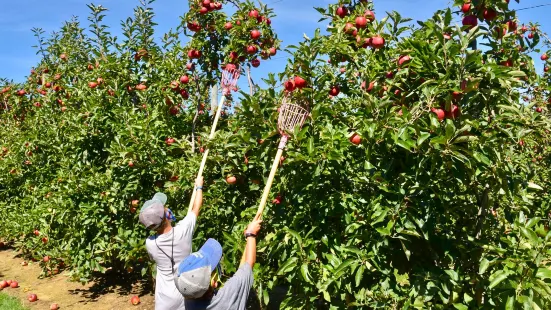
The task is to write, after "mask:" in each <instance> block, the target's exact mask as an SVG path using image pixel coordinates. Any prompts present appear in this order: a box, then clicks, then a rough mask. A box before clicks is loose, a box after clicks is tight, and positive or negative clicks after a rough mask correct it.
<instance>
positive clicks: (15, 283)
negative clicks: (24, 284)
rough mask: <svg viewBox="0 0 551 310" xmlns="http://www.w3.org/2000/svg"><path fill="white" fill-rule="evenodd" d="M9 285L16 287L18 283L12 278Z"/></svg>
mask: <svg viewBox="0 0 551 310" xmlns="http://www.w3.org/2000/svg"><path fill="white" fill-rule="evenodd" d="M8 282H9V281H8ZM10 287H11V288H18V287H19V283H17V281H14V280H12V281H11V283H10Z"/></svg>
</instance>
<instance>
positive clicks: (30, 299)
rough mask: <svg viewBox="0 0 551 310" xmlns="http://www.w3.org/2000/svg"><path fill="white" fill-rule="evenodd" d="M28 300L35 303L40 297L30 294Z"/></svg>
mask: <svg viewBox="0 0 551 310" xmlns="http://www.w3.org/2000/svg"><path fill="white" fill-rule="evenodd" d="M27 300H28V301H30V302H35V301H37V300H38V296H36V294H29V296H27Z"/></svg>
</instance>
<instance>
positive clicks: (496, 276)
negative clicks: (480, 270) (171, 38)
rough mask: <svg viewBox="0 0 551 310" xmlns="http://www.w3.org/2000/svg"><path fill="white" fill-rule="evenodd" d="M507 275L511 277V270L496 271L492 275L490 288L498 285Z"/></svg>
mask: <svg viewBox="0 0 551 310" xmlns="http://www.w3.org/2000/svg"><path fill="white" fill-rule="evenodd" d="M507 277H509V271H505V270H498V271H496V272H495V273H493V274H492V276H491V277H490V279H493V280H491V282H490V286H489V288H490V289H492V288H494V287H496V286H497V285H499V283H501V282H502V281H503V280H505V279H507Z"/></svg>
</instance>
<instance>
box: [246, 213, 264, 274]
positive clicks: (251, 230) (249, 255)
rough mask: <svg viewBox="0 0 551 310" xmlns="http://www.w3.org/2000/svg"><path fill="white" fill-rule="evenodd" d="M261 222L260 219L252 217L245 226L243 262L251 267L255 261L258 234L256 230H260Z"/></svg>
mask: <svg viewBox="0 0 551 310" xmlns="http://www.w3.org/2000/svg"><path fill="white" fill-rule="evenodd" d="M261 223H262V220H259V219H256V218H255V219H254V220H253V221H252V222H251V223H250V224H249V226H248V227H247V230H245V238H247V245H246V246H245V255H244V257H245V262H246V263H247V264H249V266H251V268H253V267H254V264H255V263H256V236H257V235H258V232H259V231H260V224H261Z"/></svg>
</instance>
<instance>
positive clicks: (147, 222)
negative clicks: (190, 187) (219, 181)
mask: <svg viewBox="0 0 551 310" xmlns="http://www.w3.org/2000/svg"><path fill="white" fill-rule="evenodd" d="M195 190H196V191H197V195H196V197H195V202H194V205H193V209H192V211H191V212H189V213H188V214H187V216H186V217H185V218H184V219H183V220H181V221H179V222H178V223H177V224H176V226H175V227H172V222H173V221H175V220H176V217H175V216H174V214H173V213H172V211H171V210H170V209H168V208H167V207H166V201H167V196H166V195H165V194H163V193H156V194H155V196H153V198H152V199H151V200H148V201H146V202H145V203H144V205H143V207H142V209H141V210H140V222H141V223H142V224H143V225H144V226H145V227H146V228H147V229H149V230H153V231H155V232H156V234H155V235H154V236H151V237H149V238H147V240H146V241H145V247H146V248H147V252H148V253H149V257H151V259H152V260H153V261H155V263H156V264H157V277H156V279H155V281H156V285H155V309H156V310H168V309H170V310H183V309H185V305H184V298H183V296H182V294H180V292H178V290H177V289H176V286H175V284H174V278H173V268H175V262H179V261H181V260H183V259H184V258H186V257H187V256H189V255H190V254H191V242H192V239H193V232H194V230H195V223H196V222H197V217H198V216H199V211H200V209H201V206H202V205H203V192H202V190H203V177H200V178H197V180H196V181H195Z"/></svg>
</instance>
